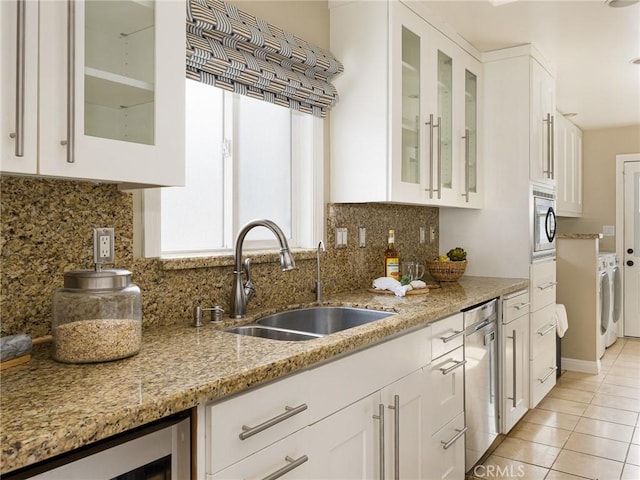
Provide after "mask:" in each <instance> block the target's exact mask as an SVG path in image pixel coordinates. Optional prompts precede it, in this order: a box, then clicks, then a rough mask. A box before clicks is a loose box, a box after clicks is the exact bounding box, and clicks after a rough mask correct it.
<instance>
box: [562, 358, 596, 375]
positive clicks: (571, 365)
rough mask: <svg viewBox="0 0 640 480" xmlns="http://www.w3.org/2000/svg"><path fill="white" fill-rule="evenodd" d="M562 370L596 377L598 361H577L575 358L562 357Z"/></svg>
mask: <svg viewBox="0 0 640 480" xmlns="http://www.w3.org/2000/svg"><path fill="white" fill-rule="evenodd" d="M561 365H562V367H561V368H562V370H571V371H572V372H583V373H592V374H594V375H598V374H599V373H600V360H595V361H589V360H577V359H575V358H566V357H562V359H561Z"/></svg>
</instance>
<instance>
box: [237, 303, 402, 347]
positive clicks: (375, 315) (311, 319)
mask: <svg viewBox="0 0 640 480" xmlns="http://www.w3.org/2000/svg"><path fill="white" fill-rule="evenodd" d="M391 315H395V313H393V312H383V311H380V310H369V309H366V308H353V307H310V308H300V309H296V310H287V311H284V312H279V313H274V314H272V315H267V316H265V317H262V318H260V319H259V320H257V321H256V322H255V324H251V325H244V326H240V327H234V328H228V329H226V330H225V331H226V332H231V333H235V334H238V335H247V336H251V337H261V338H268V339H271V340H283V341H302V340H313V339H314V338H320V337H324V336H325V335H330V334H332V333H335V332H340V331H342V330H347V329H349V328H353V327H357V326H359V325H364V324H367V323H371V322H375V321H376V320H381V319H383V318H386V317H389V316H391Z"/></svg>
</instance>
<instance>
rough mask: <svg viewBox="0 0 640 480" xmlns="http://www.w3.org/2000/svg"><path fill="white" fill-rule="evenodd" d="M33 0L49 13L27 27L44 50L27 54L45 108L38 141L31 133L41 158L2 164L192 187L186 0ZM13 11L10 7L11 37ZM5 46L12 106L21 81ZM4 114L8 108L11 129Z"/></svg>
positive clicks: (38, 120) (28, 78)
mask: <svg viewBox="0 0 640 480" xmlns="http://www.w3.org/2000/svg"><path fill="white" fill-rule="evenodd" d="M10 3H12V4H13V5H15V2H10ZM18 3H20V2H18ZM24 3H25V4H26V7H27V8H29V7H31V8H33V7H36V8H37V9H39V17H40V22H39V30H36V29H34V28H30V29H29V30H28V31H27V34H26V38H27V39H28V41H29V42H34V39H35V41H37V48H36V54H35V55H26V56H25V63H26V65H27V72H28V73H25V82H26V85H27V86H30V85H31V84H32V83H33V82H36V83H38V84H39V87H37V88H36V89H35V90H34V92H31V93H30V94H29V96H28V101H33V100H32V96H34V97H36V98H37V108H38V112H39V113H38V115H37V116H36V115H32V117H33V118H31V117H30V118H29V121H30V122H31V123H32V125H33V126H32V127H30V130H31V132H32V134H33V135H35V132H37V140H34V138H35V137H31V138H30V139H29V140H27V143H29V148H34V149H35V148H36V147H37V151H38V155H37V161H36V162H35V163H34V164H30V165H28V166H27V164H26V163H25V164H24V166H22V165H18V164H17V163H16V162H14V161H13V159H11V160H12V161H11V162H6V164H5V162H3V166H2V171H3V172H13V173H28V174H39V175H43V176H51V177H62V178H73V179H86V180H93V181H105V182H118V183H127V184H137V185H149V186H152V185H181V184H183V183H184V87H185V74H184V68H185V67H184V36H185V27H184V18H185V5H184V1H182V0H169V1H157V2H154V1H144V2H142V1H134V0H117V1H98V0H97V1H88V2H84V1H75V2H62V1H57V2H51V1H41V2H39V3H37V4H36V3H35V2H24ZM11 8H12V9H13V8H14V7H11ZM4 10H5V8H4V5H3V17H2V22H3V36H4V35H5V33H4V26H5V23H6V22H7V20H6V19H5V15H4ZM7 10H9V8H7ZM16 10H17V9H16ZM37 14H38V13H37V12H36V13H35V15H37ZM36 18H37V17H36ZM44 19H46V21H43V20H44ZM12 22H15V23H16V25H17V22H16V20H13V19H9V20H8V23H12ZM35 24H37V22H35ZM15 31H16V30H15V28H14V32H15ZM4 43H5V42H4V39H3V45H2V55H3V57H2V64H3V74H2V80H3V90H2V92H3V103H4V102H5V101H6V98H7V97H6V96H5V95H7V94H8V93H7V92H9V88H8V87H5V86H4V84H5V82H7V83H16V85H18V84H19V82H17V81H16V78H17V77H16V78H11V76H13V75H12V74H13V72H10V73H9V72H7V74H5V69H4V65H5V64H6V63H5V57H6V56H9V57H10V55H11V48H9V49H6V48H5V46H4ZM7 52H8V53H7ZM7 61H8V60H7ZM16 105H17V106H18V107H19V108H20V105H19V104H18V103H16ZM29 105H30V104H26V107H27V110H26V111H28V108H29ZM4 115H5V114H4V108H3V136H5V135H6V134H5V132H4V130H6V128H5V118H4ZM30 115H31V114H30ZM17 117H18V115H16V118H17ZM9 118H11V117H9ZM9 125H10V128H9V129H10V130H11V127H13V125H11V123H9ZM14 129H15V127H14ZM5 156H6V154H5V144H4V139H3V159H4V158H5ZM9 158H10V157H9ZM34 166H35V168H34Z"/></svg>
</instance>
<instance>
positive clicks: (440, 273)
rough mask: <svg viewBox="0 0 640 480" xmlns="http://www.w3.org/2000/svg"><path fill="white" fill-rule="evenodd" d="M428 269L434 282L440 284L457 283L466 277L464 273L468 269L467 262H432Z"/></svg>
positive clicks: (429, 263) (428, 264)
mask: <svg viewBox="0 0 640 480" xmlns="http://www.w3.org/2000/svg"><path fill="white" fill-rule="evenodd" d="M427 269H428V270H429V273H430V274H431V276H432V277H433V278H434V280H438V281H439V282H455V281H456V280H458V279H459V278H460V277H461V276H462V275H464V271H465V270H466V269H467V261H466V260H462V261H461V262H439V261H437V260H432V261H429V262H427Z"/></svg>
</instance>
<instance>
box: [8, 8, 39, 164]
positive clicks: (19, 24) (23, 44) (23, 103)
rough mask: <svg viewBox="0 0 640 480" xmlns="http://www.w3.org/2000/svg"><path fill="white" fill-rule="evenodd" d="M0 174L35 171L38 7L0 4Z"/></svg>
mask: <svg viewBox="0 0 640 480" xmlns="http://www.w3.org/2000/svg"><path fill="white" fill-rule="evenodd" d="M0 27H1V28H0V67H1V69H0V72H1V73H0V104H1V105H2V108H0V139H1V140H0V171H2V172H16V173H36V172H37V169H38V144H37V141H38V136H37V135H38V62H37V58H38V3H37V2H27V1H19V2H18V1H14V0H6V1H2V2H0Z"/></svg>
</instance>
